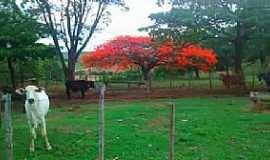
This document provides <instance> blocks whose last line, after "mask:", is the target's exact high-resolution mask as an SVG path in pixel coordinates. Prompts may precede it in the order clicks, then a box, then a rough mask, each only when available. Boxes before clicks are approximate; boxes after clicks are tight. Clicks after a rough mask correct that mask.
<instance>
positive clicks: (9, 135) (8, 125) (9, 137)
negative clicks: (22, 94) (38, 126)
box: [2, 94, 13, 160]
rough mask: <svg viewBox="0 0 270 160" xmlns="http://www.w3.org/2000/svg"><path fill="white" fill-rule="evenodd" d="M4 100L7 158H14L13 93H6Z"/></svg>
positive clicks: (7, 159) (8, 159)
mask: <svg viewBox="0 0 270 160" xmlns="http://www.w3.org/2000/svg"><path fill="white" fill-rule="evenodd" d="M2 101H4V106H5V112H4V130H5V146H6V147H5V148H6V152H5V159H6V160H13V129H12V116H11V94H4V95H3V96H2Z"/></svg>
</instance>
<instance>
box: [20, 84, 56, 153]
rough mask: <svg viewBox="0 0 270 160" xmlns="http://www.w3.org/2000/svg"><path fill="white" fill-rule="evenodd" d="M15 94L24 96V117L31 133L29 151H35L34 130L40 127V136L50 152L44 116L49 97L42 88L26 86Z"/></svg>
mask: <svg viewBox="0 0 270 160" xmlns="http://www.w3.org/2000/svg"><path fill="white" fill-rule="evenodd" d="M16 92H17V93H19V94H21V95H23V94H25V95H26V100H25V110H26V116H27V119H28V124H29V127H30V133H31V142H30V151H31V152H34V151H35V139H36V131H35V129H36V128H37V127H38V126H40V127H41V135H42V136H43V137H44V139H45V144H46V148H47V150H51V149H52V147H51V145H50V143H49V140H48V137H47V130H46V121H45V116H46V114H47V112H48V110H49V105H50V104H49V103H50V102H49V97H48V95H47V94H46V93H45V91H44V89H43V88H38V87H36V86H31V85H29V86H27V87H25V89H22V88H21V89H17V90H16Z"/></svg>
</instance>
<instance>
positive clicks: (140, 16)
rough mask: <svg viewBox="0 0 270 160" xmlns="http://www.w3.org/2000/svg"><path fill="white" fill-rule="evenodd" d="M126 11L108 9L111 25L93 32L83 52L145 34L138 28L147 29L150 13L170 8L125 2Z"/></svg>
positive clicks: (147, 1)
mask: <svg viewBox="0 0 270 160" xmlns="http://www.w3.org/2000/svg"><path fill="white" fill-rule="evenodd" d="M125 2H126V4H127V6H128V7H129V10H128V11H123V10H122V9H120V8H119V7H110V8H108V10H109V11H110V13H111V23H110V24H109V25H108V26H107V27H106V28H105V29H104V30H102V31H99V32H95V33H94V36H93V37H92V38H91V40H90V41H89V42H88V45H87V46H86V48H85V49H84V51H92V50H94V49H95V48H96V47H97V46H98V45H100V44H102V43H105V42H106V41H108V40H110V39H112V38H114V37H116V36H120V35H131V36H141V35H147V33H146V32H140V31H138V29H139V28H142V27H147V26H149V25H151V24H153V22H152V21H151V20H150V19H149V18H148V16H149V15H150V14H152V13H156V12H162V11H168V10H169V9H170V6H163V7H159V6H158V5H157V4H156V3H155V2H156V0H125ZM38 42H40V43H45V44H53V41H52V40H51V39H47V38H46V39H40V40H39V41H38Z"/></svg>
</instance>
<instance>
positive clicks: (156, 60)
mask: <svg viewBox="0 0 270 160" xmlns="http://www.w3.org/2000/svg"><path fill="white" fill-rule="evenodd" d="M81 61H82V63H83V64H84V65H85V66H86V67H97V68H100V69H105V70H111V71H115V72H117V71H123V70H128V69H131V68H140V69H141V71H142V73H143V78H144V80H148V79H149V76H150V71H151V70H152V69H153V68H155V67H157V66H161V65H165V66H168V67H180V68H183V69H184V68H188V67H196V68H199V69H201V70H204V71H207V70H208V69H209V67H211V66H212V65H214V64H216V63H217V59H216V54H215V52H214V51H213V50H211V49H205V48H202V47H200V46H198V45H193V44H188V45H180V46H179V45H176V44H174V43H173V42H170V41H166V42H156V41H155V40H154V39H152V38H150V37H143V36H140V37H131V36H119V37H116V38H114V39H113V40H110V41H108V42H106V43H104V44H102V45H100V46H99V47H97V49H96V50H95V51H93V52H90V53H87V54H85V55H83V56H82V58H81Z"/></svg>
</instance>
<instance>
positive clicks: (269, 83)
mask: <svg viewBox="0 0 270 160" xmlns="http://www.w3.org/2000/svg"><path fill="white" fill-rule="evenodd" d="M258 79H259V81H262V80H264V82H265V84H266V87H267V91H268V92H270V73H260V74H258Z"/></svg>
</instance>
